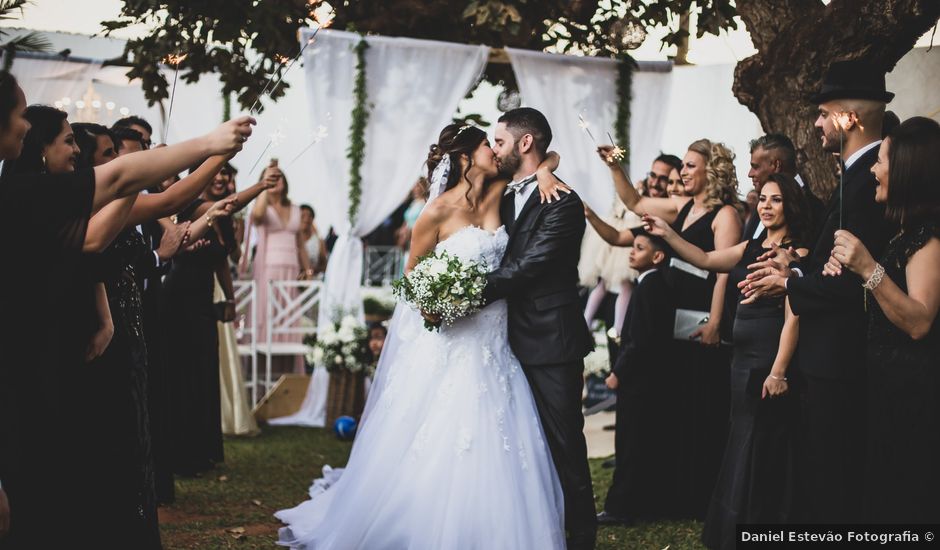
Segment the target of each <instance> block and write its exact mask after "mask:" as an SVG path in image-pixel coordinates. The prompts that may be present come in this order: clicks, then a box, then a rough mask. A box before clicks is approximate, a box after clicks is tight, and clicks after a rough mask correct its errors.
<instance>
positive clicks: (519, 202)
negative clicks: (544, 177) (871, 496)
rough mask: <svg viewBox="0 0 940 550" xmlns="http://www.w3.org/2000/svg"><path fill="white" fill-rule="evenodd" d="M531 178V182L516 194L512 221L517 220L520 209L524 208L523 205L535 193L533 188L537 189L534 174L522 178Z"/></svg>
mask: <svg viewBox="0 0 940 550" xmlns="http://www.w3.org/2000/svg"><path fill="white" fill-rule="evenodd" d="M529 178H532V181H530V182H529V183H527V184H525V186H523V188H522V190H520V191H519V192H518V193H516V197H515V204H516V213H515V216H514V219H518V218H519V214H520V213H521V212H522V207H523V206H525V203H526V202H527V201H528V200H529V197H531V196H532V193H533V192H534V191H535V188H536V187H538V182H537V181H536V180H535V173H534V172H533V173H532V174H531V175H529V176H527V177H525V178H523V180H526V179H529Z"/></svg>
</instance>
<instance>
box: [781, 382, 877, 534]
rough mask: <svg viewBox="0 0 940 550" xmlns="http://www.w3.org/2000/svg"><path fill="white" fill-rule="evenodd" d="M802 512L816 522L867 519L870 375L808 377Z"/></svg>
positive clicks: (800, 477)
mask: <svg viewBox="0 0 940 550" xmlns="http://www.w3.org/2000/svg"><path fill="white" fill-rule="evenodd" d="M859 370H860V371H861V370H862V369H859ZM804 379H805V383H806V386H805V389H804V391H803V394H802V403H801V412H802V431H803V436H804V439H803V442H802V444H801V445H800V449H801V451H800V453H799V458H800V461H799V463H798V464H799V472H800V474H799V475H798V478H797V479H798V480H799V481H798V487H799V497H798V498H799V502H800V504H799V505H798V506H797V511H798V512H797V513H801V512H802V513H805V514H806V517H805V518H803V519H804V520H805V521H807V522H812V523H855V522H860V521H862V516H861V504H862V496H863V495H862V493H863V483H864V470H865V463H866V462H865V448H866V439H865V433H866V430H865V425H866V422H865V420H866V417H865V415H866V412H865V403H866V384H865V377H864V376H862V375H860V376H859V377H858V378H855V379H831V378H821V377H818V376H810V375H804Z"/></svg>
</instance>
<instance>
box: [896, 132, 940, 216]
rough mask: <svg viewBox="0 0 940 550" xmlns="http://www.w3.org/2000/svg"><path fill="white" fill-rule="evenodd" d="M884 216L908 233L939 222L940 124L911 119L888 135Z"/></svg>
mask: <svg viewBox="0 0 940 550" xmlns="http://www.w3.org/2000/svg"><path fill="white" fill-rule="evenodd" d="M885 216H886V217H887V218H888V219H889V220H891V221H893V222H895V223H899V224H900V225H901V227H902V228H903V229H904V230H905V231H915V230H917V229H918V228H920V227H921V226H922V225H924V224H925V223H928V222H933V223H937V221H938V220H940V124H937V122H936V121H935V120H932V119H929V118H926V117H920V116H916V117H911V118H909V119H907V120H905V121H904V122H902V123H901V124H900V125H898V126H897V127H896V128H895V129H894V130H892V132H891V133H890V134H889V135H888V204H887V208H886V209H885Z"/></svg>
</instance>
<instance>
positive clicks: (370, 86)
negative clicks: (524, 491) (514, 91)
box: [274, 29, 489, 426]
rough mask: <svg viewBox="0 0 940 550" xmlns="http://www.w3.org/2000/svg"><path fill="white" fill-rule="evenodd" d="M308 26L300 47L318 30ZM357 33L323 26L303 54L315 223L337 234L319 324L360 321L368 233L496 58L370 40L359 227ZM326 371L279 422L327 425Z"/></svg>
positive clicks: (403, 192) (455, 47) (404, 191)
mask: <svg viewBox="0 0 940 550" xmlns="http://www.w3.org/2000/svg"><path fill="white" fill-rule="evenodd" d="M313 32H314V31H313V29H303V30H302V32H301V37H300V38H301V45H303V44H305V43H306V42H307V40H308V39H309V38H310V37H311V36H312V35H313ZM362 39H363V38H362V37H361V36H360V35H358V34H355V33H349V32H343V31H332V30H323V31H320V32H319V33H318V34H317V36H316V41H315V42H314V43H313V44H311V45H310V46H308V47H307V49H306V51H305V52H304V71H305V73H306V87H307V101H308V105H309V112H310V122H311V136H310V137H311V138H312V137H313V135H314V134H315V133H316V132H317V131H318V129H319V127H320V126H324V127H325V128H326V134H327V136H328V137H326V138H325V139H324V140H323V141H321V142H320V143H318V144H317V145H316V146H314V147H313V148H312V149H311V151H310V153H308V154H309V155H310V157H311V158H312V161H313V166H315V169H316V172H315V173H313V174H310V185H311V186H312V187H313V188H314V190H315V192H316V197H317V200H318V204H317V222H318V224H319V225H320V227H329V226H331V225H332V226H333V228H334V229H335V230H336V233H337V235H338V239H337V241H336V244H335V245H334V247H333V251H332V253H331V254H330V262H329V264H328V265H327V270H326V276H325V281H324V291H323V297H322V298H321V302H320V313H319V319H318V326H323V325H324V324H325V323H329V322H331V316H332V315H333V313H334V312H335V311H336V310H337V309H342V310H344V311H345V312H347V313H350V312H351V313H353V314H354V315H355V316H357V317H358V318H359V319H360V321H361V320H362V296H361V287H360V282H361V280H362V257H363V244H362V237H364V236H365V235H367V234H369V233H370V232H371V231H372V230H374V229H375V228H376V227H378V225H379V224H380V223H381V222H382V221H383V220H384V219H385V218H386V217H388V215H389V214H391V213H392V212H393V211H394V210H395V208H396V207H397V206H398V205H400V204H401V203H402V201H404V200H405V198H406V197H407V195H408V191H409V189H411V187H412V186H413V185H414V183H415V180H416V179H417V177H418V175H419V173H420V170H421V164H422V162H423V161H424V160H425V158H426V156H427V152H428V146H429V145H430V144H431V143H435V142H436V141H437V136H438V133H439V132H440V130H441V128H443V127H444V126H445V125H446V124H447V123H448V122H450V120H451V118H452V117H453V114H454V113H455V112H456V111H457V105H458V103H459V102H460V100H461V99H462V98H463V97H464V96H465V95H466V94H467V92H468V91H469V90H470V89H471V88H472V87H473V86H474V85H475V84H476V83H477V81H478V80H479V78H480V76H481V74H482V72H483V68H484V67H485V66H486V61H487V59H488V56H489V48H488V47H486V46H468V45H463V44H451V43H444V42H434V41H429V40H415V39H410V38H389V37H381V36H369V37H366V38H365V40H366V41H367V43H368V45H369V48H368V49H367V50H366V89H367V91H368V102H369V121H368V125H367V126H366V131H365V144H366V145H365V159H364V161H363V164H362V168H361V174H362V196H361V202H360V204H359V213H358V216H357V218H356V219H355V220H353V223H350V220H349V219H347V211H348V209H349V169H350V163H349V159H347V158H346V150H347V147H348V144H349V137H350V136H349V127H350V123H351V120H352V110H353V108H354V107H355V100H354V96H353V88H354V84H355V78H356V68H355V67H356V54H355V51H354V48H355V46H356V45H357V44H358V43H359V41H360V40H362ZM328 380H329V375H328V374H327V372H326V370H325V369H323V368H322V367H320V366H318V367H317V368H316V369H315V370H314V374H313V377H312V378H311V381H310V387H309V388H308V390H307V396H306V397H305V399H304V403H303V405H302V407H301V410H300V412H298V413H297V414H295V415H292V416H291V417H287V418H285V419H279V420H277V421H275V422H274V423H278V424H285V423H296V424H301V425H307V426H322V425H323V424H324V422H325V407H326V390H327V386H328V383H329V382H328Z"/></svg>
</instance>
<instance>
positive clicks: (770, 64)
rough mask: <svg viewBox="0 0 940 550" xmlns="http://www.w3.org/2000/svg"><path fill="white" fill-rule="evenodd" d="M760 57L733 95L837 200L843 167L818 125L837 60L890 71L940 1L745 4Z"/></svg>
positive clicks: (742, 10)
mask: <svg viewBox="0 0 940 550" xmlns="http://www.w3.org/2000/svg"><path fill="white" fill-rule="evenodd" d="M737 11H738V15H740V16H741V19H742V20H743V21H744V25H745V26H746V28H747V30H748V32H749V33H750V35H751V39H752V40H753V42H754V47H755V48H756V49H757V51H758V53H756V54H754V55H753V56H751V57H748V58H747V59H744V60H742V61H741V62H740V63H738V65H737V67H736V68H735V75H734V76H735V78H734V86H733V91H734V95H735V97H737V98H738V101H740V102H741V104H743V105H745V106H746V107H747V108H748V109H750V110H751V112H753V113H754V114H756V115H757V118H758V119H759V120H760V122H761V125H762V126H763V129H764V131H766V132H778V133H782V134H785V135H787V136H789V137H790V139H792V140H793V144H794V145H795V146H796V149H797V162H798V164H799V166H800V173H801V175H803V177H804V178H806V181H807V182H808V183H809V184H810V186H811V187H812V189H813V190H814V191H815V192H816V194H817V195H819V196H821V197H823V198H825V197H828V196H829V195H830V193H831V192H832V190H833V189H834V188H835V185H836V183H837V180H836V176H835V166H836V163H835V162H834V161H833V159H832V157H831V155H829V154H828V153H826V152H824V151H823V150H822V144H821V142H820V138H819V133H818V131H817V130H816V129H815V128H814V127H813V123H814V122H815V120H816V106H815V105H813V104H811V103H809V101H808V96H809V95H810V94H811V93H813V92H815V91H816V90H818V89H819V87H820V85H821V81H822V77H823V74H824V73H825V72H826V69H827V68H828V67H829V64H830V63H832V62H834V61H840V60H848V59H858V58H863V57H864V58H867V59H870V60H871V61H872V62H873V63H874V64H876V65H880V66H882V67H884V69H885V71H886V72H887V71H890V70H891V69H893V68H894V65H895V64H896V63H897V62H898V60H899V59H901V57H903V56H904V54H906V53H907V52H908V51H910V50H911V48H913V47H914V44H915V43H916V42H917V39H918V38H920V36H921V35H922V34H924V33H925V32H927V31H928V30H929V29H930V28H931V27H932V26H933V25H935V24H936V22H937V19H938V17H940V2H938V1H937V0H832V2H830V3H829V5H824V4H823V3H822V2H821V1H820V0H738V2H737Z"/></svg>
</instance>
